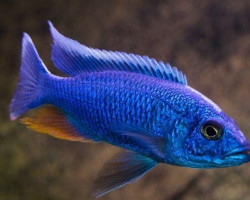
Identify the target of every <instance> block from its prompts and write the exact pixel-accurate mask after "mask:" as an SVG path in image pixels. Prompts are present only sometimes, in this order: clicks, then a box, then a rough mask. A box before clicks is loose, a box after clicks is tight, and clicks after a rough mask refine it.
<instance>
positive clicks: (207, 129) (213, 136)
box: [201, 120, 224, 140]
mask: <svg viewBox="0 0 250 200" xmlns="http://www.w3.org/2000/svg"><path fill="white" fill-rule="evenodd" d="M223 129H224V127H223V125H222V124H221V123H219V122H217V121H214V120H208V121H206V122H205V123H204V124H203V125H202V126H201V133H202V136H203V137H205V138H206V139H208V140H219V139H220V138H221V137H222V135H223Z"/></svg>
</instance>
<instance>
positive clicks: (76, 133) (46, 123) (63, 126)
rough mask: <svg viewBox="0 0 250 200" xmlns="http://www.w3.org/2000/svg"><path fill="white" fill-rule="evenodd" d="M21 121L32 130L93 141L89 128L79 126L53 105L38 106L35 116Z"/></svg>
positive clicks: (62, 137) (82, 140)
mask: <svg viewBox="0 0 250 200" xmlns="http://www.w3.org/2000/svg"><path fill="white" fill-rule="evenodd" d="M21 122H22V123H23V124H25V125H26V126H27V127H28V128H30V129H31V130H34V131H37V132H41V133H46V134H49V135H51V136H53V137H56V138H59V139H64V140H70V141H79V142H89V141H91V138H90V135H89V133H88V131H87V130H84V128H83V127H80V126H78V125H77V124H76V123H75V122H74V121H73V119H72V118H71V117H70V116H68V115H67V114H65V113H64V112H63V111H61V110H59V109H57V108H56V107H53V106H43V107H41V108H38V109H37V110H36V112H35V114H34V115H33V116H28V117H24V118H22V119H21Z"/></svg>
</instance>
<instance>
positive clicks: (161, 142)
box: [112, 124, 166, 159]
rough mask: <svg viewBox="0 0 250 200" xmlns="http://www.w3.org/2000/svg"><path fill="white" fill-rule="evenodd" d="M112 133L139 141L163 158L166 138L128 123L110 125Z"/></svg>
mask: <svg viewBox="0 0 250 200" xmlns="http://www.w3.org/2000/svg"><path fill="white" fill-rule="evenodd" d="M112 132H113V134H116V135H121V136H126V137H128V138H129V139H130V140H131V141H134V142H136V143H139V144H140V145H142V146H144V147H145V148H146V149H148V150H150V151H151V152H153V153H154V154H155V155H157V156H158V157H159V158H162V159H163V158H164V152H165V143H166V139H165V138H163V137H160V136H158V135H153V134H152V133H150V132H148V131H146V130H144V129H142V128H138V127H134V126H130V125H124V124H123V125H115V126H113V127H112Z"/></svg>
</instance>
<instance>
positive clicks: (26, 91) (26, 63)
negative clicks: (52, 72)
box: [9, 33, 49, 120]
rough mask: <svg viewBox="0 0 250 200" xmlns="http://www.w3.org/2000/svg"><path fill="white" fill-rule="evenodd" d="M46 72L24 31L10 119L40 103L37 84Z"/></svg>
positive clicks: (10, 108)
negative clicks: (17, 79) (17, 80)
mask: <svg viewBox="0 0 250 200" xmlns="http://www.w3.org/2000/svg"><path fill="white" fill-rule="evenodd" d="M48 73H49V72H48V70H47V69H46V67H45V65H44V64H43V62H42V60H41V59H40V57H39V55H38V53H37V51H36V49H35V46H34V44H33V42H32V40H31V38H30V36H29V35H28V34H27V33H24V34H23V40H22V57H21V68H20V74H19V82H18V85H17V88H16V91H15V94H14V97H13V98H12V100H11V103H10V107H9V110H10V119H11V120H15V119H17V118H18V117H19V116H21V115H22V114H23V113H25V112H26V111H28V110H29V109H31V108H34V107H37V106H39V105H40V100H39V95H40V87H39V84H40V82H41V79H42V77H43V75H45V74H48Z"/></svg>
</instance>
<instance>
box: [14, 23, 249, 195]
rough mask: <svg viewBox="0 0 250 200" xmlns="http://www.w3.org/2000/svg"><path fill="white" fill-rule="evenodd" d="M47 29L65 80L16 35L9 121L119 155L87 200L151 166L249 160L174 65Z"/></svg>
mask: <svg viewBox="0 0 250 200" xmlns="http://www.w3.org/2000/svg"><path fill="white" fill-rule="evenodd" d="M49 25H50V30H51V34H52V37H53V45H52V53H51V57H52V61H53V63H54V64H55V66H56V67H57V68H58V69H59V70H60V71H62V72H64V73H65V74H66V75H67V76H68V77H58V76H55V75H52V74H51V73H50V72H49V71H48V70H47V68H46V66H45V65H44V63H43V62H42V60H41V59H40V57H39V55H38V53H37V51H36V49H35V47H34V45H33V43H32V40H31V38H30V37H29V36H28V35H27V34H24V36H23V43H22V59H21V69H20V75H19V82H18V85H17V89H16V92H15V94H14V97H13V99H12V101H11V104H10V118H11V119H12V120H15V119H17V118H19V117H21V122H22V123H23V124H25V125H26V126H27V127H29V128H30V129H32V130H35V131H38V132H42V133H46V134H49V135H51V136H54V137H56V138H60V139H66V140H70V141H79V142H90V141H95V142H100V141H103V142H107V143H110V144H112V145H115V146H118V147H122V148H123V149H126V150H127V151H124V152H122V153H118V154H117V155H116V156H114V157H113V158H112V159H111V160H109V161H108V162H107V163H106V164H105V165H104V166H103V168H102V169H101V170H100V172H99V173H98V175H97V178H96V180H95V183H94V190H93V195H94V196H96V197H99V196H102V195H104V194H106V193H108V192H110V191H112V190H115V189H117V188H120V187H122V186H123V185H126V184H128V183H132V182H134V181H136V180H138V179H139V178H140V177H142V176H143V175H144V174H146V173H147V172H148V171H150V170H151V169H152V168H153V167H155V166H156V165H157V164H159V163H165V164H171V165H177V166H183V167H193V168H218V167H231V166H237V165H240V164H242V163H245V162H248V161H249V160H250V153H249V152H250V144H249V142H248V141H247V139H246V138H245V136H244V134H243V133H242V132H241V131H240V129H239V127H238V126H237V124H236V122H235V121H234V120H233V119H232V118H231V117H229V116H228V115H226V114H225V113H224V112H223V111H222V110H221V108H220V107H219V106H218V105H216V104H215V103H214V102H212V101H211V100H210V99H208V98H207V97H206V96H204V95H202V94H201V93H199V92H198V91H196V90H195V89H193V88H192V87H190V86H189V85H188V84H187V80H186V76H185V75H184V74H183V73H182V72H181V71H178V70H177V68H176V67H171V66H170V65H169V64H168V63H166V64H164V63H163V62H162V61H160V62H157V61H156V60H155V59H153V58H149V57H148V56H140V55H135V54H132V53H129V54H127V53H124V52H117V51H116V52H112V51H106V50H99V49H93V48H89V47H86V46H85V45H81V44H80V43H78V42H77V41H74V40H72V39H70V38H67V37H65V36H63V35H61V34H60V33H59V32H58V31H57V30H56V29H55V28H54V27H53V25H52V24H51V23H50V22H49ZM203 76H204V74H203ZM35 108H36V110H35V112H34V114H33V115H28V116H25V117H23V116H22V115H23V114H24V113H26V112H27V111H28V110H30V109H35Z"/></svg>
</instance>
